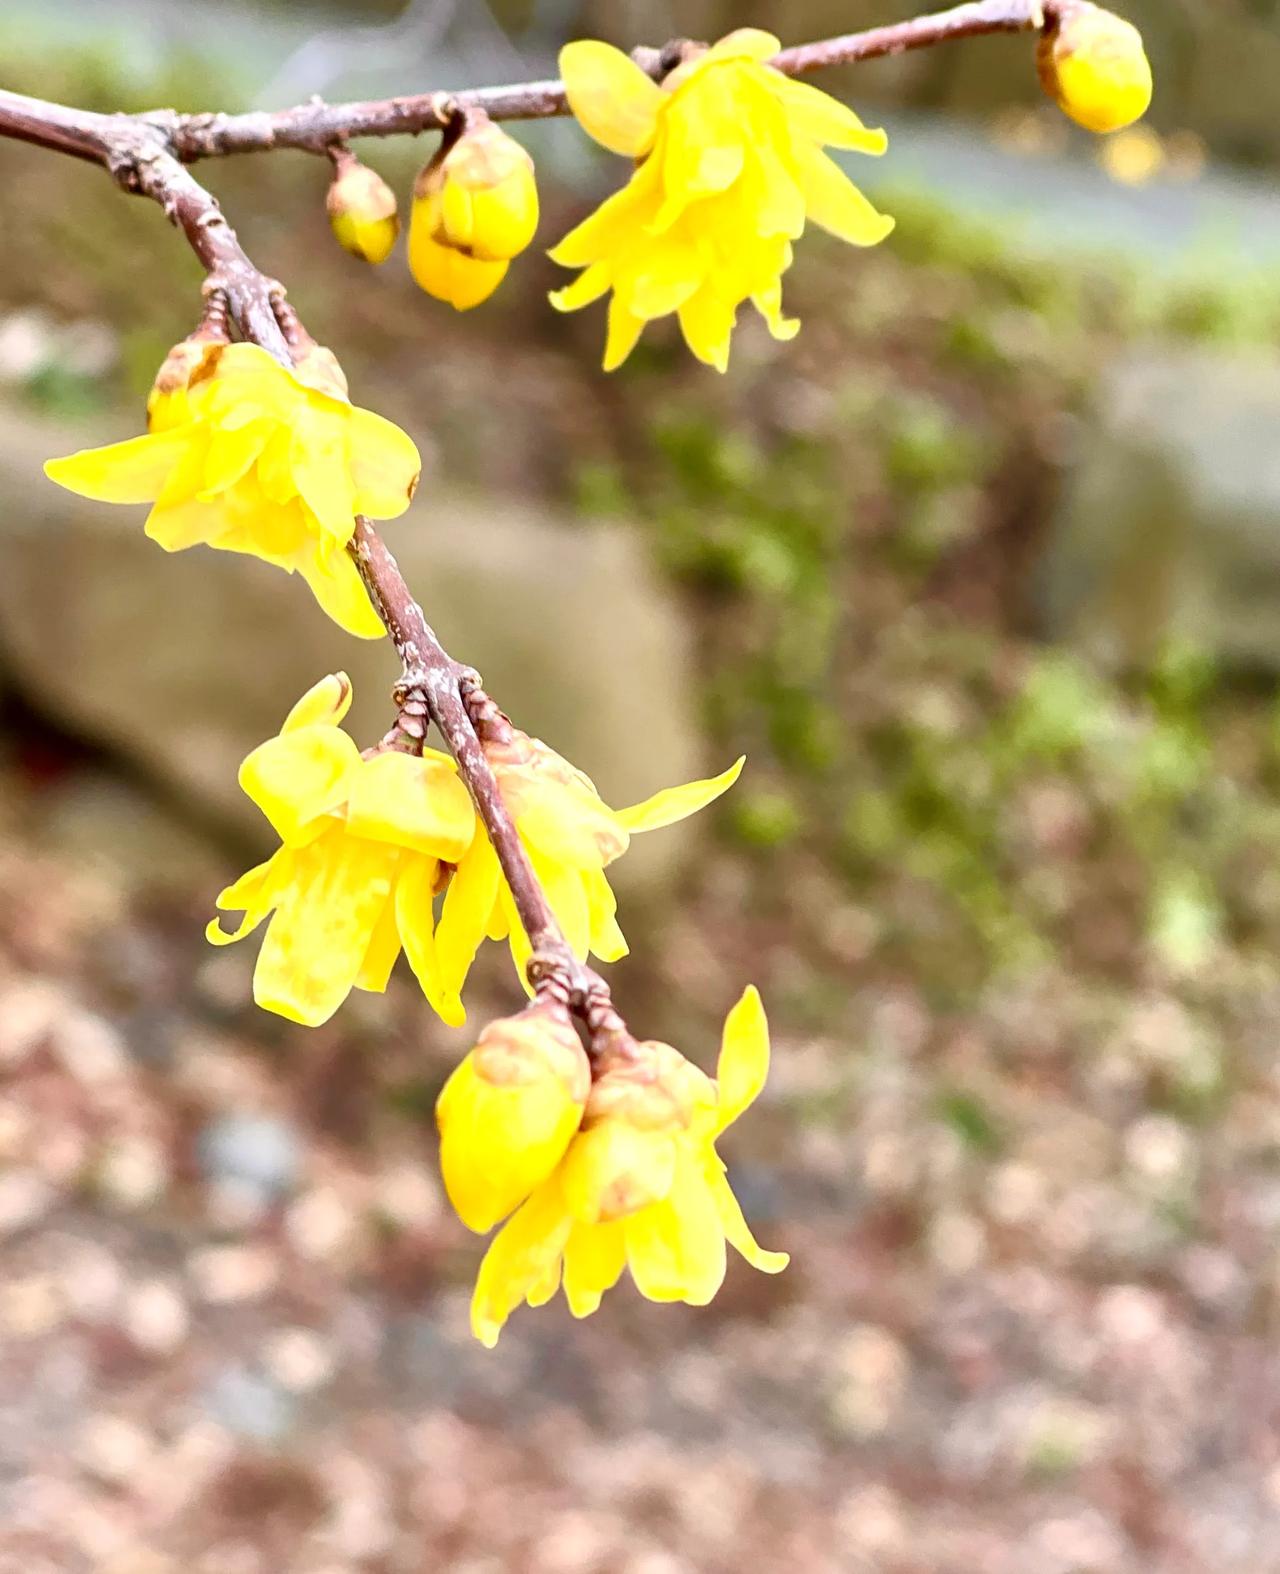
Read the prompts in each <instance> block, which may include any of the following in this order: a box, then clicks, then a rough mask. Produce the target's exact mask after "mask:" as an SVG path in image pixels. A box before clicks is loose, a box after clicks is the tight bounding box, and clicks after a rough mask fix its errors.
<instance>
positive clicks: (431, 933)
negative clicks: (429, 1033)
mask: <svg viewBox="0 0 1280 1574" xmlns="http://www.w3.org/2000/svg"><path fill="white" fill-rule="evenodd" d="M370 845H371V846H376V845H378V844H377V843H370ZM439 869H440V866H439V864H438V863H437V862H436V860H435V859H434V858H425V857H423V856H422V855H421V854H406V855H405V857H404V860H403V862H402V864H401V866H400V871H399V878H398V879H397V880H396V892H395V902H396V925H397V927H398V928H399V930H400V943H401V944H402V945H403V946H404V954H405V956H406V957H407V958H408V959H409V966H410V967H411V968H412V969H413V976H414V977H415V978H416V979H417V980H418V983H419V984H420V985H421V986H422V993H423V994H424V995H425V996H426V997H427V1004H428V1005H429V1006H430V1007H431V1009H432V1010H433V1011H434V1012H435V1013H436V1015H437V1016H438V1017H439V1018H440V1020H441V1021H442V1022H446V1023H448V1025H449V1026H450V1027H461V1026H462V1023H463V1021H464V1017H465V1014H464V1012H463V1010H462V1004H461V1002H460V1001H458V1000H457V999H456V997H454V998H452V999H447V998H446V997H445V995H444V993H443V991H442V990H441V988H440V969H439V967H438V965H437V963H436V946H435V896H436V877H437V875H438V874H439Z"/></svg>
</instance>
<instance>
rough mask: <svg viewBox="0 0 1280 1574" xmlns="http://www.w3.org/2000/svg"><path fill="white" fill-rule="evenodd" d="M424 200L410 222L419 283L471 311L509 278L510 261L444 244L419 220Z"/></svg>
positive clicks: (411, 252) (458, 308)
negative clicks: (480, 256)
mask: <svg viewBox="0 0 1280 1574" xmlns="http://www.w3.org/2000/svg"><path fill="white" fill-rule="evenodd" d="M420 207H421V204H420V203H417V202H415V203H414V205H413V217H412V218H411V220H410V224H409V271H410V272H411V273H412V274H413V277H414V279H415V280H416V281H417V283H418V285H419V287H420V288H421V289H424V290H425V291H426V292H427V294H428V295H433V296H435V298H436V299H437V300H440V301H447V302H448V303H449V305H450V306H452V307H453V308H454V310H455V311H460V312H465V311H470V310H471V308H472V307H473V306H479V305H480V303H481V302H482V301H487V300H488V299H489V297H490V296H491V295H492V294H493V292H494V291H495V290H496V289H497V288H498V286H499V285H500V284H501V283H502V281H503V279H504V278H506V275H507V268H508V267H509V266H510V264H508V263H506V262H482V261H480V260H479V259H478V258H475V257H468V256H465V255H464V254H463V253H462V252H460V251H454V249H453V248H452V247H451V246H442V245H440V243H439V242H438V241H436V240H434V239H433V238H432V236H431V235H430V233H429V232H428V231H427V230H425V229H424V228H423V227H422V225H421V224H420V222H419V221H418V212H419V209H420Z"/></svg>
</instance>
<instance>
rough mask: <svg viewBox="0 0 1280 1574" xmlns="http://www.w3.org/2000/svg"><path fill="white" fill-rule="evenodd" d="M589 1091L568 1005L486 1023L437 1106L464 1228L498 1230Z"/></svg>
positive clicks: (448, 1186) (558, 1149) (447, 1179)
mask: <svg viewBox="0 0 1280 1574" xmlns="http://www.w3.org/2000/svg"><path fill="white" fill-rule="evenodd" d="M590 1088H591V1066H590V1062H589V1061H588V1060H587V1055H586V1051H585V1050H584V1049H583V1047H582V1044H581V1042H580V1041H579V1039H578V1035H577V1034H576V1033H575V1032H574V1029H573V1024H572V1022H571V1021H570V1019H569V1015H568V1013H567V1012H566V1011H565V1010H564V1009H563V1007H560V1006H555V1005H549V1004H546V1003H542V1002H539V1003H536V1004H534V1005H532V1006H530V1007H529V1008H528V1010H526V1011H522V1012H521V1013H520V1015H519V1016H516V1017H506V1018H503V1019H502V1020H500V1021H497V1022H491V1023H490V1024H489V1025H488V1026H487V1027H486V1028H485V1029H484V1031H483V1032H482V1033H481V1035H480V1038H479V1040H478V1042H477V1043H476V1046H475V1048H474V1049H473V1050H472V1051H471V1052H470V1054H468V1055H467V1057H466V1059H465V1060H463V1061H462V1063H461V1064H460V1065H459V1066H457V1067H456V1068H455V1070H454V1071H453V1073H452V1075H451V1076H450V1077H449V1080H448V1082H446V1083H445V1085H444V1089H443V1091H442V1092H441V1094H440V1098H439V1100H438V1101H437V1103H436V1120H437V1122H438V1124H439V1127H440V1168H441V1170H442V1172H443V1174H444V1184H445V1190H446V1191H447V1192H448V1193H449V1200H450V1202H451V1203H452V1204H453V1206H454V1209H455V1210H456V1212H457V1214H458V1217H459V1218H460V1219H461V1220H462V1222H463V1223H464V1224H465V1225H466V1226H467V1228H468V1229H472V1230H475V1231H477V1232H478V1233H483V1232H484V1231H486V1230H490V1229H492V1228H493V1226H494V1225H495V1224H497V1222H498V1221H499V1220H500V1219H503V1218H505V1217H506V1216H507V1214H509V1213H511V1212H512V1211H513V1209H515V1208H517V1207H518V1206H519V1205H520V1203H522V1202H523V1201H524V1200H525V1198H526V1197H527V1196H528V1195H529V1194H530V1192H532V1191H533V1190H534V1189H535V1188H536V1187H538V1186H540V1185H541V1184H542V1182H543V1181H544V1180H546V1179H547V1177H548V1176H549V1175H550V1174H551V1172H552V1170H554V1169H555V1167H556V1165H557V1164H558V1163H559V1162H560V1160H561V1159H562V1158H563V1156H564V1152H565V1149H566V1148H567V1147H568V1146H569V1143H570V1140H571V1139H572V1137H573V1135H574V1133H575V1132H576V1131H577V1129H578V1126H579V1124H580V1122H581V1120H582V1111H583V1108H584V1106H585V1105H586V1102H587V1095H588V1093H589V1091H590Z"/></svg>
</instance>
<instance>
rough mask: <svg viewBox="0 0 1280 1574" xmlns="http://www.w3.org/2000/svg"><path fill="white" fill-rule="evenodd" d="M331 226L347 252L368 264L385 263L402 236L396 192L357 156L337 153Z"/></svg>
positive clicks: (329, 206)
mask: <svg viewBox="0 0 1280 1574" xmlns="http://www.w3.org/2000/svg"><path fill="white" fill-rule="evenodd" d="M325 207H326V208H327V209H328V212H329V227H330V229H332V231H333V234H334V238H335V239H336V240H337V242H338V244H339V246H341V247H342V249H343V250H344V251H349V252H350V253H351V255H352V256H353V257H361V258H363V259H364V261H365V262H372V263H379V262H385V261H386V260H387V258H388V257H389V256H390V255H391V248H392V247H393V246H394V245H395V243H396V236H397V235H398V234H399V233H400V218H399V215H398V214H397V213H396V197H395V192H393V191H392V189H391V187H390V186H388V185H387V183H386V181H385V180H383V178H382V176H381V175H379V174H378V173H377V171H376V170H372V169H370V168H369V166H368V165H367V164H362V163H361V162H360V160H359V159H358V158H356V157H355V156H354V154H351V153H348V152H346V151H345V150H343V151H342V152H340V153H337V154H335V156H334V163H333V180H332V182H331V183H330V186H329V192H328V195H327V196H326V198H325Z"/></svg>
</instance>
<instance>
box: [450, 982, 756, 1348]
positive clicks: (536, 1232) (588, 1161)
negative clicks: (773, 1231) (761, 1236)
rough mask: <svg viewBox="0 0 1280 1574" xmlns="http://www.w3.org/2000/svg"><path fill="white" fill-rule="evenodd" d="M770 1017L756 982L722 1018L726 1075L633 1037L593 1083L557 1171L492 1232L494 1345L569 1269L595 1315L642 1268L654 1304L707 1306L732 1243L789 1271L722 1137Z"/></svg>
mask: <svg viewBox="0 0 1280 1574" xmlns="http://www.w3.org/2000/svg"><path fill="white" fill-rule="evenodd" d="M768 1070H769V1027H768V1023H767V1022H766V1020H765V1014H764V1007H763V1006H762V1005H761V1003H760V996H759V995H758V994H757V993H756V991H755V989H753V988H751V989H748V990H747V991H746V993H745V994H744V995H743V996H742V998H741V1000H739V1001H738V1003H737V1005H735V1006H734V1008H733V1009H732V1011H730V1013H729V1015H728V1017H727V1018H726V1020H725V1024H724V1038H723V1042H722V1045H721V1049H720V1060H719V1064H718V1066H717V1068H716V1072H717V1081H716V1082H714V1083H713V1082H711V1081H709V1080H708V1078H706V1077H705V1076H704V1075H703V1074H702V1073H701V1072H700V1071H698V1070H697V1068H696V1067H694V1066H691V1065H690V1064H689V1062H688V1061H686V1060H684V1058H683V1056H681V1055H680V1054H679V1053H678V1052H677V1051H676V1050H674V1049H672V1048H671V1046H670V1045H668V1044H653V1043H648V1044H639V1045H635V1044H632V1045H631V1046H630V1052H629V1054H628V1053H626V1052H624V1053H623V1055H620V1056H619V1057H618V1059H617V1060H616V1062H611V1063H610V1064H609V1065H608V1066H607V1068H606V1069H605V1070H604V1072H603V1074H602V1075H601V1076H600V1078H599V1080H598V1081H597V1082H596V1084H595V1086H594V1087H593V1088H592V1091H591V1096H590V1097H589V1098H588V1100H587V1109H586V1115H585V1118H584V1122H583V1129H582V1131H581V1132H580V1133H579V1135H578V1136H576V1137H574V1139H573V1140H572V1142H571V1143H570V1144H569V1149H568V1152H567V1153H566V1154H565V1157H564V1159H563V1161H562V1162H561V1163H560V1165H559V1166H558V1167H557V1168H556V1170H555V1171H554V1172H553V1173H552V1175H551V1176H550V1177H549V1178H548V1179H547V1180H546V1181H545V1182H544V1183H543V1184H542V1185H541V1186H539V1187H538V1189H537V1190H536V1191H535V1192H534V1193H533V1194H532V1195H531V1196H530V1198H529V1200H528V1201H527V1202H526V1203H525V1204H524V1205H523V1206H522V1207H521V1208H520V1209H519V1211H518V1212H517V1213H515V1214H513V1215H512V1217H511V1218H510V1219H509V1220H508V1221H507V1223H506V1224H505V1225H504V1226H503V1228H502V1229H501V1230H500V1231H499V1232H498V1234H497V1235H496V1236H495V1237H494V1239H493V1241H492V1243H491V1244H490V1246H489V1250H488V1251H487V1252H486V1253H485V1257H484V1261H483V1262H482V1263H481V1265H480V1272H479V1275H478V1276H477V1279H476V1288H475V1295H474V1296H473V1298H472V1302H471V1328H472V1332H473V1333H474V1334H475V1336H476V1338H477V1339H479V1340H480V1341H481V1343H482V1344H485V1345H488V1346H490V1347H492V1346H493V1345H495V1344H496V1343H497V1342H498V1335H499V1334H500V1333H501V1331H502V1327H503V1324H504V1323H505V1322H506V1320H507V1318H508V1317H509V1316H510V1315H511V1313H512V1312H513V1311H514V1310H515V1309H516V1307H518V1306H519V1305H520V1304H521V1303H522V1302H524V1301H527V1302H528V1303H529V1305H530V1306H541V1305H543V1304H544V1302H546V1301H549V1300H550V1299H551V1297H552V1296H553V1295H554V1294H555V1292H556V1289H557V1288H558V1286H559V1285H560V1283H561V1280H562V1277H563V1283H564V1292H565V1298H566V1300H567V1301H568V1302H569V1309H570V1311H571V1312H572V1313H573V1315H574V1316H575V1317H587V1316H589V1315H590V1314H591V1313H592V1312H594V1311H595V1310H596V1308H597V1307H598V1306H599V1305H600V1300H601V1297H602V1296H603V1295H604V1293H605V1291H606V1290H609V1289H612V1287H613V1286H614V1285H615V1284H616V1283H617V1282H618V1279H619V1278H620V1277H621V1275H622V1270H623V1268H624V1267H626V1268H629V1269H630V1270H631V1277H632V1278H633V1279H634V1280H635V1283H636V1287H637V1288H638V1289H639V1291H640V1293H641V1294H642V1295H644V1296H647V1297H648V1299H649V1300H651V1301H686V1302H688V1303H689V1304H690V1305H693V1306H705V1305H706V1304H707V1302H708V1301H710V1300H711V1299H712V1297H713V1296H714V1295H715V1293H716V1291H717V1290H718V1289H719V1288H720V1285H721V1283H722V1282H723V1279H724V1274H725V1244H726V1242H727V1243H728V1244H729V1245H731V1246H733V1247H734V1248H735V1249H736V1250H737V1251H738V1252H740V1253H741V1254H742V1256H743V1257H745V1258H746V1260H747V1261H748V1262H749V1263H750V1264H751V1265H752V1266H753V1267H755V1268H759V1269H761V1270H762V1271H763V1272H764V1273H779V1272H781V1270H782V1269H783V1268H785V1267H786V1265H787V1257H786V1254H785V1253H784V1252H767V1251H764V1250H762V1249H761V1247H760V1246H758V1245H757V1244H756V1241H755V1238H754V1237H753V1236H752V1234H751V1231H750V1229H748V1227H747V1223H746V1220H745V1219H744V1218H743V1216H742V1209H741V1208H740V1207H739V1205H738V1200H737V1198H736V1197H735V1196H734V1195H733V1191H732V1189H731V1187H730V1185H729V1182H728V1179H727V1177H726V1175H725V1167H724V1164H723V1162H722V1161H721V1159H720V1157H719V1155H718V1154H717V1153H716V1151H715V1142H716V1140H717V1138H718V1137H719V1136H720V1134H721V1132H723V1131H724V1130H725V1128H726V1127H727V1126H729V1125H731V1124H732V1122H733V1121H735V1120H736V1119H737V1118H738V1116H739V1115H741V1114H742V1112H743V1111H744V1110H745V1109H746V1108H747V1107H748V1105H750V1104H751V1103H752V1102H753V1100H754V1099H755V1098H756V1096H757V1094H758V1093H759V1092H760V1089H761V1088H762V1087H763V1086H764V1082H765V1078H766V1076H767V1075H768Z"/></svg>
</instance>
